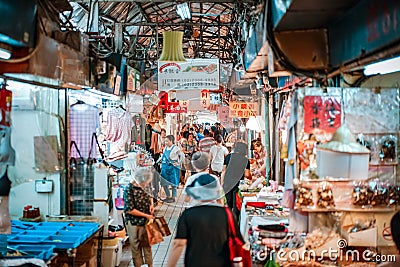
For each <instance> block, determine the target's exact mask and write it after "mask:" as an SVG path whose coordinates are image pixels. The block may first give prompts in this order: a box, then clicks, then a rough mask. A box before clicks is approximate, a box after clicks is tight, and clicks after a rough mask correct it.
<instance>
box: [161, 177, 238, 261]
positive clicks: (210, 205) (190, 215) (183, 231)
mask: <svg viewBox="0 0 400 267" xmlns="http://www.w3.org/2000/svg"><path fill="white" fill-rule="evenodd" d="M185 191H186V194H187V195H189V196H190V197H192V198H194V199H196V200H197V201H198V204H197V205H196V206H193V207H191V208H188V209H186V210H184V211H183V213H182V214H181V216H180V217H179V220H178V226H177V231H176V236H175V240H174V242H173V245H172V250H171V253H170V254H169V259H168V265H167V266H168V267H173V266H176V263H177V261H178V259H179V257H180V255H181V254H182V251H183V250H184V249H185V247H186V251H185V266H191V267H197V266H199V267H203V266H212V267H223V266H226V267H228V266H231V262H230V260H229V247H228V217H227V211H226V209H225V208H224V206H223V205H221V204H220V203H219V199H220V198H221V195H223V192H222V187H221V185H220V183H219V181H218V179H217V178H216V177H215V176H213V175H210V174H207V173H203V174H201V175H199V176H197V178H196V179H195V180H193V181H192V182H191V184H189V185H188V186H187V187H186V189H185ZM235 227H236V233H237V235H238V236H239V237H240V238H241V236H240V231H239V229H238V227H237V225H235Z"/></svg>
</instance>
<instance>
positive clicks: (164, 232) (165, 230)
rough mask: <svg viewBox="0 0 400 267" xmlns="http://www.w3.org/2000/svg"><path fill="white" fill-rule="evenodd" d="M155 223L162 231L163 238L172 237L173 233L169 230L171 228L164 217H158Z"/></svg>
mask: <svg viewBox="0 0 400 267" xmlns="http://www.w3.org/2000/svg"><path fill="white" fill-rule="evenodd" d="M154 222H156V223H157V225H158V227H159V228H160V231H161V233H162V236H169V235H171V231H170V230H169V226H168V223H167V221H166V220H165V218H164V216H161V217H156V218H155V219H154Z"/></svg>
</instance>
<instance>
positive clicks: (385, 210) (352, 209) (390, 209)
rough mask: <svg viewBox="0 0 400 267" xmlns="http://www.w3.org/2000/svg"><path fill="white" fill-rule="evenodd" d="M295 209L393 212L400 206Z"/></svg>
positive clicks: (303, 210)
mask: <svg viewBox="0 0 400 267" xmlns="http://www.w3.org/2000/svg"><path fill="white" fill-rule="evenodd" d="M295 210H298V211H301V212H335V211H345V212H373V213H376V212H393V211H396V210H400V207H392V208H391V207H374V208H355V207H340V208H329V209H326V208H314V207H311V208H301V207H300V208H295Z"/></svg>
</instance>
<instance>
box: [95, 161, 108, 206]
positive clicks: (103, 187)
mask: <svg viewBox="0 0 400 267" xmlns="http://www.w3.org/2000/svg"><path fill="white" fill-rule="evenodd" d="M107 198H108V176H107V168H95V171H94V199H96V200H100V199H103V200H107Z"/></svg>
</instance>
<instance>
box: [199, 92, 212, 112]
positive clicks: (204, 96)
mask: <svg viewBox="0 0 400 267" xmlns="http://www.w3.org/2000/svg"><path fill="white" fill-rule="evenodd" d="M200 95H201V97H200V100H201V105H202V107H203V108H208V107H209V106H210V91H208V90H201V93H200Z"/></svg>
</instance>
